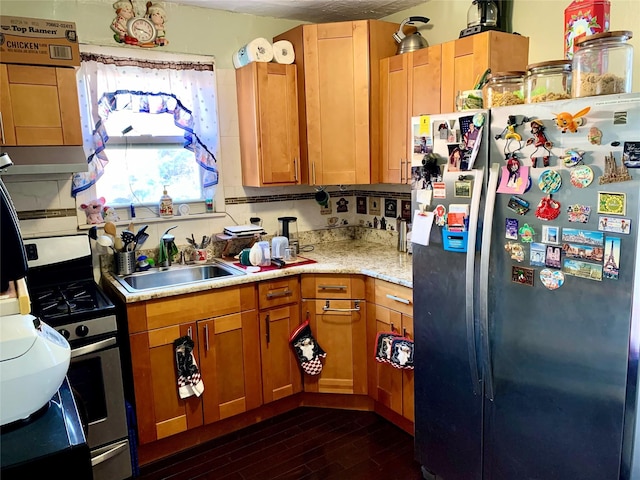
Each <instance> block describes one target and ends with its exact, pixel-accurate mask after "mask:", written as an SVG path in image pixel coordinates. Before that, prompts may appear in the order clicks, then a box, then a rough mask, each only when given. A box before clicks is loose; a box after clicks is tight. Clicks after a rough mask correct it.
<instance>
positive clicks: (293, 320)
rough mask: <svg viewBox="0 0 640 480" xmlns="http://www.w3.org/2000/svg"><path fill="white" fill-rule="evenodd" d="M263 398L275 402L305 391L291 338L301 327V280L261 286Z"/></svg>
mask: <svg viewBox="0 0 640 480" xmlns="http://www.w3.org/2000/svg"><path fill="white" fill-rule="evenodd" d="M258 297H259V306H260V322H259V323H260V351H261V357H262V398H263V400H264V403H269V402H273V401H275V400H279V399H281V398H284V397H288V396H290V395H293V394H295V393H298V392H301V391H302V373H301V370H300V366H299V364H298V360H297V358H296V355H295V353H294V351H293V349H292V348H291V346H290V345H289V336H290V335H291V332H293V331H294V330H295V329H296V328H297V327H298V326H299V325H300V278H299V277H298V276H293V277H286V278H279V279H273V280H269V281H264V282H260V284H259V285H258Z"/></svg>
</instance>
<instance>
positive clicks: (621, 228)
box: [598, 215, 631, 235]
mask: <svg viewBox="0 0 640 480" xmlns="http://www.w3.org/2000/svg"><path fill="white" fill-rule="evenodd" d="M598 230H600V231H601V232H611V233H624V234H625V235H629V234H630V233H631V219H630V218H620V217H606V216H602V215H601V216H600V218H599V219H598Z"/></svg>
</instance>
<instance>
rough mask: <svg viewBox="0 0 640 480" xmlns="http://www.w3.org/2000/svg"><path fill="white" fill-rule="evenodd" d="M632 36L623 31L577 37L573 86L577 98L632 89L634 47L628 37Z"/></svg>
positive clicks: (572, 89) (627, 91)
mask: <svg viewBox="0 0 640 480" xmlns="http://www.w3.org/2000/svg"><path fill="white" fill-rule="evenodd" d="M632 36H633V34H632V33H631V32H629V31H626V30H621V31H615V32H604V33H597V34H595V35H590V36H587V37H582V38H580V39H577V40H576V42H575V47H576V52H575V54H574V55H573V64H572V70H573V81H572V88H571V91H572V95H573V96H574V97H590V96H593V95H610V94H614V93H630V92H631V81H632V70H633V46H632V45H631V44H629V43H627V40H629V39H630V38H631V37H632Z"/></svg>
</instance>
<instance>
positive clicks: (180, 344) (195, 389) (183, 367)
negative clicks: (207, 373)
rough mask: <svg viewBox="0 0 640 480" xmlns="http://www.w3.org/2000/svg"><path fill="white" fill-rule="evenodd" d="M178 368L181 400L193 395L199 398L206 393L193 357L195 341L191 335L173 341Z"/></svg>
mask: <svg viewBox="0 0 640 480" xmlns="http://www.w3.org/2000/svg"><path fill="white" fill-rule="evenodd" d="M173 347H174V349H175V352H176V366H177V367H178V393H179V394H180V398H187V397H190V396H192V395H195V396H197V397H199V396H200V395H202V392H204V383H202V377H201V376H200V371H199V370H198V365H196V359H195V357H194V356H193V340H191V337H190V336H189V335H185V336H184V337H180V338H178V339H176V340H174V341H173Z"/></svg>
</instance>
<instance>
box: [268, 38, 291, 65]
mask: <svg viewBox="0 0 640 480" xmlns="http://www.w3.org/2000/svg"><path fill="white" fill-rule="evenodd" d="M295 59H296V56H295V54H294V53H293V45H291V42H290V41H289V40H279V41H277V42H275V43H274V44H273V61H274V62H276V63H284V64H286V65H290V64H292V63H293V61H294V60H295Z"/></svg>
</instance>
